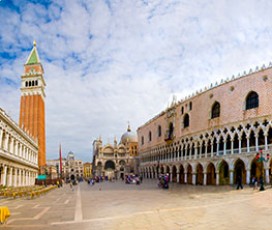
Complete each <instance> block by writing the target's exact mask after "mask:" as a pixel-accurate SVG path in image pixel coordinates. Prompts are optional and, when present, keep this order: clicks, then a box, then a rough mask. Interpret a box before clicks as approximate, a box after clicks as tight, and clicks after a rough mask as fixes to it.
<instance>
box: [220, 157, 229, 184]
mask: <svg viewBox="0 0 272 230" xmlns="http://www.w3.org/2000/svg"><path fill="white" fill-rule="evenodd" d="M229 181H230V180H229V165H228V163H227V162H226V161H224V160H223V161H222V162H221V163H220V165H219V184H221V185H228V184H229Z"/></svg>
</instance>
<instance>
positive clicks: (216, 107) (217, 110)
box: [211, 101, 220, 119]
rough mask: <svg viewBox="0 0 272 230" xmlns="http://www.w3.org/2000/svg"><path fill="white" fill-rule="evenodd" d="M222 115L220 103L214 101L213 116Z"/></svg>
mask: <svg viewBox="0 0 272 230" xmlns="http://www.w3.org/2000/svg"><path fill="white" fill-rule="evenodd" d="M216 117H220V104H219V102H218V101H216V102H214V103H213V106H212V114H211V118H212V119H213V118H216Z"/></svg>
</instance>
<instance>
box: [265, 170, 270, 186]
mask: <svg viewBox="0 0 272 230" xmlns="http://www.w3.org/2000/svg"><path fill="white" fill-rule="evenodd" d="M265 182H266V184H270V178H269V168H266V169H265Z"/></svg>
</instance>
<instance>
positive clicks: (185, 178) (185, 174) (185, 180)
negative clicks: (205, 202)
mask: <svg viewBox="0 0 272 230" xmlns="http://www.w3.org/2000/svg"><path fill="white" fill-rule="evenodd" d="M184 184H187V172H184Z"/></svg>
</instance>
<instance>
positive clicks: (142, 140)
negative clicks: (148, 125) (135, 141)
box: [141, 136, 144, 145]
mask: <svg viewBox="0 0 272 230" xmlns="http://www.w3.org/2000/svg"><path fill="white" fill-rule="evenodd" d="M141 143H142V145H144V136H142V138H141Z"/></svg>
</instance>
